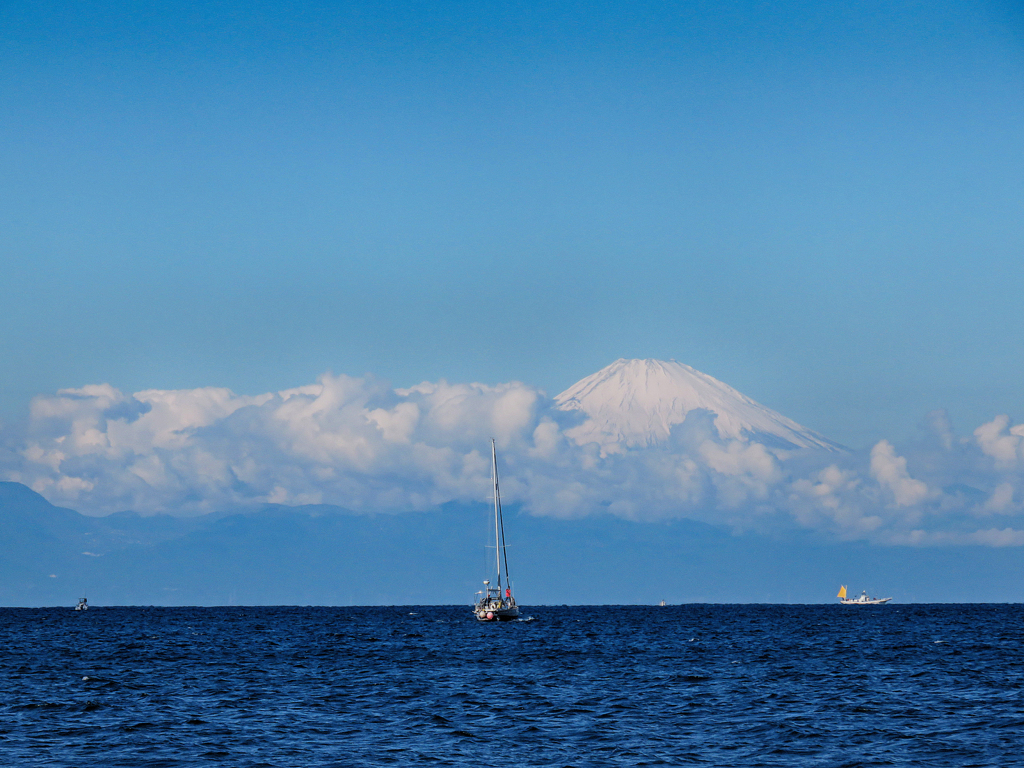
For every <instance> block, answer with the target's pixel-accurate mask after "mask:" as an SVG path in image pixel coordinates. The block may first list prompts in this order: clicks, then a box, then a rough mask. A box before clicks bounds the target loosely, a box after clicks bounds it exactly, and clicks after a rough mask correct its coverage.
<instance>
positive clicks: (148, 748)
mask: <svg viewBox="0 0 1024 768" xmlns="http://www.w3.org/2000/svg"><path fill="white" fill-rule="evenodd" d="M525 617H526V618H524V619H523V620H520V621H517V622H511V623H507V624H500V625H498V624H479V623H477V622H476V621H474V620H473V619H472V617H471V615H470V612H469V609H468V608H467V607H448V606H445V607H394V608H391V607H379V608H291V607H281V608H266V607H261V608H102V607H100V608H93V609H92V610H90V611H88V612H85V613H75V612H74V611H72V610H71V609H70V608H63V609H55V608H47V609H13V608H10V609H0V643H2V645H0V648H2V651H0V712H2V717H0V765H3V766H44V765H45V766H210V765H223V766H378V765H440V766H445V765H450V766H642V765H708V766H873V765H897V766H911V765H920V766H929V767H930V768H933V767H934V766H958V767H959V766H1010V765H1022V764H1024V663H1022V662H1024V653H1022V641H1024V607H1022V606H1018V605H941V606H934V605H920V606H917V605H891V604H890V605H887V606H880V607H871V608H864V607H857V608H853V607H850V608H847V607H840V606H838V605H829V606H785V605H756V606H753V605H742V606H729V605H685V606H668V607H664V608H660V607H607V606H606V607H550V606H549V607H537V608H527V609H526V611H525Z"/></svg>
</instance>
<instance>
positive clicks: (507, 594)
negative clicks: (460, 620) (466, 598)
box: [473, 440, 519, 621]
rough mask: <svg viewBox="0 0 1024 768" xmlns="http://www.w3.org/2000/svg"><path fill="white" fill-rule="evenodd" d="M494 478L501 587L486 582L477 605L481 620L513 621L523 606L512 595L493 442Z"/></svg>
mask: <svg viewBox="0 0 1024 768" xmlns="http://www.w3.org/2000/svg"><path fill="white" fill-rule="evenodd" d="M491 479H492V481H493V483H494V550H495V552H494V566H495V573H496V576H497V582H496V583H497V586H491V580H490V579H486V580H485V581H484V588H483V590H481V591H480V592H477V593H476V594H477V596H478V599H477V601H476V604H475V605H474V606H473V614H474V615H475V616H476V618H477V621H511V620H512V619H518V618H519V606H518V605H516V599H515V597H513V596H512V581H511V580H510V579H509V577H508V557H507V556H506V552H505V524H504V522H503V520H502V518H501V493H500V492H499V490H498V454H497V451H496V450H495V448H494V440H491ZM502 566H504V571H505V591H504V594H503V593H502V584H501V573H502Z"/></svg>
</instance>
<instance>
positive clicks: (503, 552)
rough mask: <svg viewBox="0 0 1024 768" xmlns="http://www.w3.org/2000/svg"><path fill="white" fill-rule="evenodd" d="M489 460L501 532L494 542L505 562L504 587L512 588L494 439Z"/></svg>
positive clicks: (499, 578)
mask: <svg viewBox="0 0 1024 768" xmlns="http://www.w3.org/2000/svg"><path fill="white" fill-rule="evenodd" d="M491 461H492V462H493V464H494V508H495V510H494V511H495V514H496V515H497V518H498V528H497V532H500V533H501V541H500V542H495V543H497V544H499V546H500V547H501V560H502V562H504V563H505V587H506V589H511V588H512V580H511V579H509V577H508V552H507V551H506V549H505V518H504V516H503V515H502V514H501V492H500V490H499V489H498V457H497V454H496V453H495V451H494V440H491ZM498 583H499V586H500V584H501V572H500V570H499V572H498Z"/></svg>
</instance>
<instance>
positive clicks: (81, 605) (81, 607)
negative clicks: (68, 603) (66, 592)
mask: <svg viewBox="0 0 1024 768" xmlns="http://www.w3.org/2000/svg"><path fill="white" fill-rule="evenodd" d="M75 610H76V611H88V610H89V601H88V600H86V599H85V598H84V597H80V598H78V605H76V606H75Z"/></svg>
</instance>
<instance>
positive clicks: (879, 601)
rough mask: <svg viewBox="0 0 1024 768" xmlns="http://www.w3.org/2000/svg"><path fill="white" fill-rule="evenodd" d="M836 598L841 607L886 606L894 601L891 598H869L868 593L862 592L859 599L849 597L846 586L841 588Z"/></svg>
mask: <svg viewBox="0 0 1024 768" xmlns="http://www.w3.org/2000/svg"><path fill="white" fill-rule="evenodd" d="M836 597H838V598H839V604H840V605H884V604H885V603H888V602H889V601H890V600H892V598H891V597H868V593H867V592H861V593H860V595H859V596H858V597H847V596H846V585H845V584H844V585H843V586H841V587H840V588H839V594H838V595H836Z"/></svg>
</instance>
